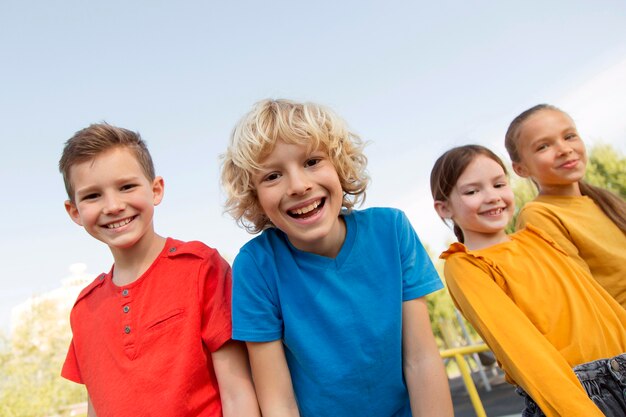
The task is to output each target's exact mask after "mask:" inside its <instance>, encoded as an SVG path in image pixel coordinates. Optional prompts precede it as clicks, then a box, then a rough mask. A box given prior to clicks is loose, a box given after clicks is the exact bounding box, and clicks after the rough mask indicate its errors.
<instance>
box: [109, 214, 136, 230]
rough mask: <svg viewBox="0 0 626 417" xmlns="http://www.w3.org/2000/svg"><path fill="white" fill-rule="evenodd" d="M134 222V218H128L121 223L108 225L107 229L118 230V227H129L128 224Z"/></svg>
mask: <svg viewBox="0 0 626 417" xmlns="http://www.w3.org/2000/svg"><path fill="white" fill-rule="evenodd" d="M131 220H132V218H130V217H129V218H127V219H124V220H122V221H121V222H117V223H109V224H107V225H106V227H107V229H117V228H118V227H122V226H125V225H127V224H128V223H130V222H131Z"/></svg>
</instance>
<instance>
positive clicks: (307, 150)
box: [259, 139, 323, 166]
mask: <svg viewBox="0 0 626 417" xmlns="http://www.w3.org/2000/svg"><path fill="white" fill-rule="evenodd" d="M322 150H323V149H322V147H321V146H318V147H317V148H316V147H315V144H314V143H313V142H312V141H304V140H303V141H294V140H283V139H277V140H276V142H274V144H273V146H272V147H271V148H270V147H267V148H265V149H264V150H263V152H261V153H260V157H259V165H261V166H265V165H268V164H275V163H278V162H282V161H288V160H290V159H297V158H304V157H307V156H308V155H310V154H311V153H313V152H317V151H322Z"/></svg>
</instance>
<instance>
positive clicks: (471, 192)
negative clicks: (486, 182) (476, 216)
mask: <svg viewBox="0 0 626 417" xmlns="http://www.w3.org/2000/svg"><path fill="white" fill-rule="evenodd" d="M477 192H478V190H466V191H464V192H463V195H474V194H476V193H477Z"/></svg>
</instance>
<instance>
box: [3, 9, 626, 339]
mask: <svg viewBox="0 0 626 417" xmlns="http://www.w3.org/2000/svg"><path fill="white" fill-rule="evenodd" d="M624 22H626V3H624V2H623V1H612V0H597V1H594V2H588V1H578V0H569V1H551V2H545V1H535V0H528V1H525V2H512V1H499V2H493V1H483V0H476V1H471V2H468V1H460V0H455V1H451V0H443V1H437V2H432V1H429V2H425V1H408V0H407V1H393V0H391V1H389V0H388V1H384V2H383V1H377V2H371V1H365V0H361V1H353V0H347V1H327V0H318V1H315V2H299V1H282V0H279V1H266V2H254V1H237V0H233V1H229V2H211V1H178V2H172V1H162V0H151V1H145V0H136V1H132V2H129V1H119V0H109V1H106V2H86V1H82V0H81V1H79V0H64V1H62V2H50V1H41V0H40V1H34V0H0V60H1V65H0V82H1V88H0V120H1V123H0V140H1V147H2V152H0V174H1V177H0V178H2V185H3V189H2V193H1V196H0V198H1V202H2V204H0V210H1V213H0V214H1V217H2V219H3V221H2V226H1V229H0V232H1V235H0V236H1V239H0V245H1V246H0V249H1V253H2V254H3V256H2V272H1V277H0V329H6V328H8V321H9V316H10V311H11V308H13V307H14V306H15V305H16V304H18V303H21V302H23V301H25V300H26V299H27V298H28V297H30V296H33V295H37V294H41V293H44V292H46V291H50V290H52V289H54V288H57V287H59V286H60V285H61V280H62V279H63V278H65V277H66V276H68V275H69V268H70V265H72V264H74V263H85V264H86V265H87V270H88V271H89V272H90V273H92V274H93V275H94V277H95V275H96V274H98V273H100V272H106V271H108V270H109V268H110V266H111V263H112V258H111V255H110V252H109V251H108V248H107V247H106V246H104V245H103V244H102V243H100V242H98V241H95V240H94V239H93V238H91V237H90V236H89V235H88V234H87V233H86V232H85V231H84V230H83V229H81V228H80V227H79V226H77V225H75V224H74V223H72V222H71V220H70V219H69V217H68V216H67V213H66V212H65V209H64V207H63V202H64V200H65V199H66V198H67V197H66V195H65V190H64V187H63V181H62V178H61V175H60V174H59V173H58V169H57V164H58V160H59V157H60V154H61V150H62V147H63V143H64V142H65V141H66V140H67V139H68V138H69V137H71V136H72V135H73V134H74V132H76V131H77V130H80V129H82V128H84V127H86V126H88V125H89V124H91V123H97V122H102V121H106V122H108V123H111V124H114V125H118V126H122V127H125V128H128V129H131V130H134V131H138V132H140V133H141V135H142V137H143V138H144V139H145V140H146V142H147V143H148V147H149V148H150V151H151V153H152V156H153V159H154V162H155V165H156V170H157V174H158V175H161V176H163V178H164V179H165V198H164V201H163V202H162V203H161V205H159V207H157V209H156V214H155V227H156V230H157V232H158V233H160V234H161V235H163V236H172V237H175V238H178V239H181V240H201V241H203V242H205V243H207V244H208V245H209V246H212V247H215V248H217V249H219V251H220V252H221V253H222V254H223V256H224V257H226V258H227V259H229V260H232V259H233V258H234V257H235V256H236V254H237V251H238V249H239V247H240V246H241V245H242V244H243V243H245V242H246V241H247V240H248V239H250V238H251V237H252V235H249V234H248V233H247V232H245V231H244V230H242V229H240V228H238V227H237V226H236V224H235V222H234V221H233V220H232V219H231V218H230V217H229V216H228V215H227V214H224V213H223V202H224V193H223V191H222V190H221V187H220V183H219V172H220V159H219V155H220V154H221V153H222V152H224V150H225V148H226V146H227V143H228V140H229V136H230V132H231V131H232V128H233V126H234V125H235V124H236V122H237V121H238V120H239V118H241V117H242V116H243V114H244V113H246V112H247V111H249V110H250V108H251V107H252V105H253V104H254V103H255V102H256V101H259V100H261V99H264V98H289V99H294V100H297V101H313V102H318V103H321V104H324V105H327V106H329V107H330V108H332V109H333V110H334V111H336V112H337V113H338V114H339V115H340V116H341V117H343V118H344V119H345V120H346V121H347V123H348V125H349V126H350V128H351V129H352V130H353V131H354V132H356V133H357V134H359V135H360V136H361V137H362V138H363V139H364V140H365V141H367V142H368V146H367V147H366V150H365V152H366V154H367V156H368V158H369V164H368V170H369V174H370V176H371V178H372V182H371V185H370V187H369V189H368V193H367V199H366V201H365V204H364V206H363V207H373V206H389V207H398V208H400V209H402V210H404V211H405V212H406V213H407V215H408V216H409V219H410V220H411V222H412V224H413V226H414V228H415V229H416V231H417V233H418V235H419V236H420V238H421V240H422V242H423V243H424V244H426V245H427V246H428V247H429V249H430V250H431V251H432V252H433V253H435V254H437V253H439V252H441V251H442V250H444V249H445V248H446V247H447V244H448V243H449V242H450V241H452V240H453V235H452V233H451V232H450V231H449V230H448V229H447V228H446V226H445V225H444V224H443V223H442V222H441V221H440V220H439V219H438V218H437V216H436V214H435V212H434V210H433V208H432V199H431V197H430V191H429V185H428V178H429V174H430V169H431V167H432V164H433V163H434V161H435V159H436V158H437V157H438V156H439V155H440V154H441V153H443V152H444V151H446V150H447V149H449V148H451V147H453V146H457V145H463V144H467V143H480V144H483V145H486V146H488V147H490V148H492V149H494V150H495V151H496V153H498V154H499V155H501V156H502V157H503V158H504V159H505V160H506V153H505V152H504V147H503V137H504V132H505V131H506V128H507V126H508V123H509V122H510V121H511V120H512V119H513V118H514V117H515V116H516V115H517V114H519V113H520V112H521V111H523V110H525V109H526V108H528V107H531V106H533V105H535V104H538V103H543V102H547V103H551V104H555V105H557V106H559V107H561V108H562V109H564V110H565V111H567V112H568V113H569V114H570V115H571V116H572V117H573V118H574V120H575V121H576V123H577V124H578V127H579V130H580V132H581V134H582V135H583V138H584V139H585V141H586V143H587V145H588V146H593V145H594V144H597V143H606V144H611V145H613V147H614V148H615V149H616V150H618V151H619V152H621V153H622V154H625V153H626V117H624V112H625V110H626V24H624Z"/></svg>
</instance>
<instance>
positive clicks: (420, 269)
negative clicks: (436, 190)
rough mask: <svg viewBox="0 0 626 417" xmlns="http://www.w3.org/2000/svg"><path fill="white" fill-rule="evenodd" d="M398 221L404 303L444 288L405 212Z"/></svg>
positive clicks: (401, 213)
mask: <svg viewBox="0 0 626 417" xmlns="http://www.w3.org/2000/svg"><path fill="white" fill-rule="evenodd" d="M399 213H400V215H399V217H398V219H397V226H396V227H397V230H398V232H397V234H398V237H399V246H400V255H401V260H402V301H408V300H412V299H415V298H420V297H423V296H425V295H428V294H430V293H432V292H435V291H437V290H440V289H442V288H443V283H442V282H441V279H440V278H439V274H438V273H437V270H436V269H435V267H434V265H433V263H432V261H431V260H430V256H428V252H426V249H425V248H424V246H423V245H422V242H421V241H420V239H419V237H418V236H417V233H415V230H414V229H413V226H411V223H410V222H409V219H408V218H407V217H406V215H405V214H404V213H403V212H401V211H400V212H399Z"/></svg>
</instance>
